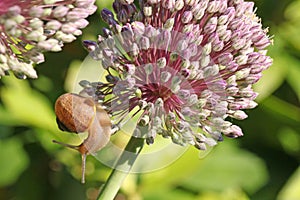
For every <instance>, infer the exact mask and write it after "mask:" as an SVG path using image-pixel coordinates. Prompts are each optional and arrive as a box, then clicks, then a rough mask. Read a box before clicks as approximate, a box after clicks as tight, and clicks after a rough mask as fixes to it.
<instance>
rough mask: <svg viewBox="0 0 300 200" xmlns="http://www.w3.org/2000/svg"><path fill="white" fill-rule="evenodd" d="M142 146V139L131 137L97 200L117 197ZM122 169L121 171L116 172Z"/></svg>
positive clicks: (109, 199) (110, 199)
mask: <svg viewBox="0 0 300 200" xmlns="http://www.w3.org/2000/svg"><path fill="white" fill-rule="evenodd" d="M143 146H144V139H142V138H135V137H133V136H132V137H131V138H130V140H129V142H128V144H127V145H126V147H125V149H124V151H123V152H122V154H121V156H120V158H119V159H118V161H117V163H116V166H115V167H114V169H113V171H112V172H111V174H110V176H109V178H108V180H107V182H106V183H105V185H104V186H103V187H102V188H101V191H100V194H99V196H98V200H113V199H114V197H115V196H116V195H117V193H118V191H119V189H120V187H121V185H122V183H123V181H124V179H125V178H126V176H127V175H128V174H129V173H130V170H131V168H132V166H133V164H134V162H135V160H136V158H137V157H138V155H139V153H140V152H141V150H142V148H143ZM117 168H119V169H122V171H120V170H118V169H117Z"/></svg>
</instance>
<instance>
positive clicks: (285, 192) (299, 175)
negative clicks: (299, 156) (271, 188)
mask: <svg viewBox="0 0 300 200" xmlns="http://www.w3.org/2000/svg"><path fill="white" fill-rule="evenodd" d="M299 186H300V167H298V169H297V170H296V172H295V173H294V174H293V175H292V177H291V178H290V179H289V180H288V182H287V183H286V185H285V186H284V187H283V189H282V190H281V191H280V193H279V195H278V198H277V200H299V199H300V190H299Z"/></svg>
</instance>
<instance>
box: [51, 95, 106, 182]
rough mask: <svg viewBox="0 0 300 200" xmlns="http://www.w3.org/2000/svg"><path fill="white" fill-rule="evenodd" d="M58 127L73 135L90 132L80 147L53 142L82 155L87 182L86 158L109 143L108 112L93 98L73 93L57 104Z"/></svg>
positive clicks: (60, 98)
mask: <svg viewBox="0 0 300 200" xmlns="http://www.w3.org/2000/svg"><path fill="white" fill-rule="evenodd" d="M55 114H56V121H57V124H58V127H59V129H60V130H62V131H68V132H73V133H82V132H88V137H87V138H86V139H85V140H84V141H83V142H82V143H81V144H80V145H78V146H76V145H70V144H65V143H62V142H58V141H55V140H53V142H55V143H58V144H61V145H63V146H67V147H70V148H73V149H76V150H77V151H79V152H80V154H81V155H82V178H81V182H82V183H84V182H85V163H86V156H87V155H89V154H93V153H95V152H97V151H99V150H100V149H102V148H103V147H105V146H106V144H107V143H108V142H109V139H110V135H111V121H110V117H109V115H108V114H107V112H106V111H105V110H104V109H103V108H102V107H101V106H100V105H99V104H97V103H96V102H95V101H94V100H93V99H92V98H89V97H83V96H80V95H77V94H73V93H66V94H63V95H61V96H60V97H59V98H58V99H57V100H56V103H55Z"/></svg>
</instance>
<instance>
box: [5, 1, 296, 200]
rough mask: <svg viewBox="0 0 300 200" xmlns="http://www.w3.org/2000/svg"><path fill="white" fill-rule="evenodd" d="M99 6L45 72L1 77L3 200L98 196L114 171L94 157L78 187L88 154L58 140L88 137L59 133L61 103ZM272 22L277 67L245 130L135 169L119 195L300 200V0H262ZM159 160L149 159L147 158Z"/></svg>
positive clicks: (94, 29) (50, 57)
mask: <svg viewBox="0 0 300 200" xmlns="http://www.w3.org/2000/svg"><path fill="white" fill-rule="evenodd" d="M97 3H98V6H99V10H98V12H97V13H95V14H94V15H92V16H91V17H90V18H89V20H90V25H89V26H88V27H87V28H86V29H85V30H84V33H83V36H82V37H80V38H79V39H78V40H77V41H76V42H73V43H71V44H67V45H65V47H64V50H63V51H62V52H60V53H49V54H46V62H45V63H43V64H41V65H39V66H37V67H36V70H37V71H38V75H39V78H38V79H36V80H18V79H16V78H14V77H13V76H10V77H3V78H2V79H1V80H0V199H1V200H40V199H44V200H48V199H57V200H60V199H64V200H65V199H74V200H81V199H95V196H96V195H97V193H98V190H99V186H100V185H101V184H103V182H104V181H105V180H106V179H107V177H108V175H109V173H110V172H111V169H110V168H109V167H106V166H104V165H103V164H101V163H100V162H99V161H97V160H96V159H95V158H94V157H92V156H89V157H88V160H87V182H86V184H84V185H83V184H81V183H80V171H81V158H80V154H79V153H78V152H76V151H74V150H71V149H67V148H63V147H61V146H59V145H57V144H54V143H52V140H53V139H57V140H61V141H66V142H68V143H77V144H78V143H80V140H79V138H78V137H76V136H74V135H73V134H70V133H65V132H61V131H59V130H58V128H57V125H56V122H55V115H54V109H53V106H54V102H55V100H56V98H57V97H58V96H59V95H61V94H62V93H64V92H66V91H72V88H73V86H74V80H76V77H75V74H76V72H77V71H78V69H79V68H80V65H81V62H82V61H83V60H84V59H85V57H86V56H87V52H86V51H85V50H84V49H83V47H82V45H81V41H82V40H85V39H92V40H96V38H97V35H98V34H99V33H101V31H102V30H101V29H102V27H103V26H105V24H103V22H101V19H100V16H99V11H100V10H101V9H102V8H104V7H107V8H111V5H110V4H111V1H110V0H99V1H98V2H97ZM255 3H256V6H257V7H258V10H257V13H258V15H259V16H260V17H261V18H262V19H263V24H264V27H267V26H268V27H270V35H274V45H273V46H271V47H270V48H269V55H270V56H271V57H273V59H274V64H273V66H272V67H271V68H270V69H268V70H267V71H266V72H265V74H264V76H263V78H262V79H261V81H260V82H259V83H258V84H257V85H256V91H258V92H259V93H260V96H259V98H258V102H259V106H258V107H257V108H255V109H253V110H249V111H247V114H248V115H249V118H248V119H246V120H244V121H241V122H239V125H240V126H241V127H242V128H243V130H244V133H245V136H244V137H242V138H239V139H235V140H232V139H225V141H224V142H222V143H220V144H219V145H218V146H217V147H215V148H214V149H212V150H210V152H209V153H208V154H207V155H206V156H205V155H201V154H200V155H199V152H198V151H197V150H195V149H194V148H190V149H188V151H186V152H185V154H184V155H183V156H181V157H180V158H179V159H178V160H177V161H175V162H174V163H172V164H171V165H170V166H168V167H165V168H163V169H161V170H158V171H155V172H152V173H144V174H135V175H130V176H129V177H128V178H127V179H126V180H125V183H124V185H123V187H122V188H121V191H120V194H119V195H118V196H117V197H116V199H120V200H122V199H129V200H140V199H145V200H152V199H153V200H168V199H172V200H177V199H178V200H190V199H191V200H192V199H199V200H200V199H201V200H246V199H253V200H274V199H275V200H299V199H300V167H299V163H300V103H299V99H300V12H299V10H300V0H256V1H255ZM149 162H151V160H149Z"/></svg>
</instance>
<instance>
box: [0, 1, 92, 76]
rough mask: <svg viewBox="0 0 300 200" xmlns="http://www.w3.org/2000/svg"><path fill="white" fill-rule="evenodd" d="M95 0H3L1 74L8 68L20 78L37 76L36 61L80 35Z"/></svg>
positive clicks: (6, 72) (0, 19)
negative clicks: (45, 53) (47, 52)
mask: <svg viewBox="0 0 300 200" xmlns="http://www.w3.org/2000/svg"><path fill="white" fill-rule="evenodd" d="M94 1H95V0H18V1H17V0H1V2H0V32H1V33H0V77H1V76H3V75H6V74H8V73H9V72H8V71H9V70H11V71H13V73H14V74H15V75H16V76H17V77H18V78H26V77H27V76H29V77H31V78H36V77H37V75H36V72H35V70H34V69H33V67H32V65H33V64H39V63H41V62H44V56H43V54H42V53H43V52H45V51H54V52H57V51H60V50H61V48H62V46H63V43H69V42H72V41H73V40H75V39H76V36H78V35H81V30H80V29H82V28H84V27H86V26H87V24H88V22H87V21H86V20H85V18H86V17H88V16H89V15H91V14H92V13H94V12H95V11H96V6H94Z"/></svg>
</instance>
